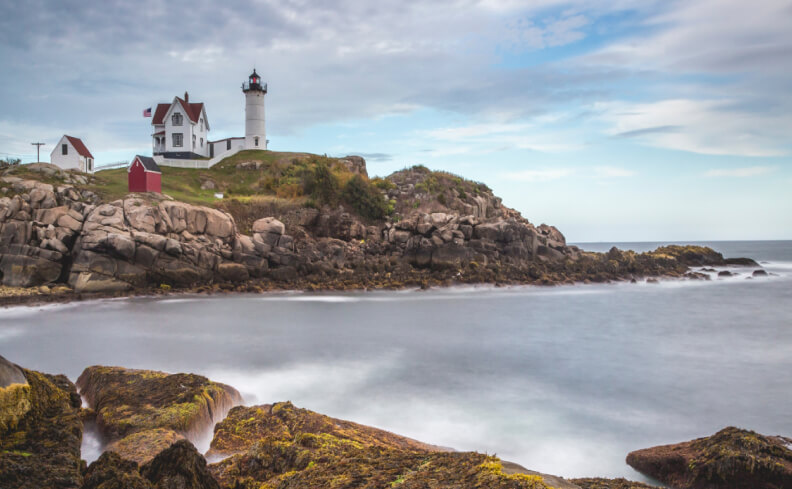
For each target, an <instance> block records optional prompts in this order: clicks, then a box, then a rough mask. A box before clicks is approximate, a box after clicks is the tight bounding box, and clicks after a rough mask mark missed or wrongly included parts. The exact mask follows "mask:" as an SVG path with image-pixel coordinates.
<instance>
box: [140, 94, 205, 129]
mask: <svg viewBox="0 0 792 489" xmlns="http://www.w3.org/2000/svg"><path fill="white" fill-rule="evenodd" d="M176 100H178V101H179V103H180V104H181V106H182V108H183V109H184V112H185V113H186V114H187V117H189V118H190V120H191V121H193V122H198V119H199V118H200V117H201V112H202V111H203V106H204V104H203V103H197V104H192V103H188V102H185V101H184V99H182V98H180V97H176ZM171 105H172V104H157V110H156V111H154V117H153V118H152V120H151V123H152V124H165V114H167V113H168V109H170V106H171Z"/></svg>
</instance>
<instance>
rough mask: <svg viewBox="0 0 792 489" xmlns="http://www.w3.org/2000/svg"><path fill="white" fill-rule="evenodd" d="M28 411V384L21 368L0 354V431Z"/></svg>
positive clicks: (7, 427) (15, 423)
mask: <svg viewBox="0 0 792 489" xmlns="http://www.w3.org/2000/svg"><path fill="white" fill-rule="evenodd" d="M28 411H30V385H29V384H28V381H27V379H26V378H25V373H24V372H23V371H22V369H21V368H19V367H18V366H16V365H14V364H13V363H11V362H9V361H8V360H6V359H5V358H3V357H2V356H0V432H2V431H6V430H8V429H12V428H15V427H16V425H17V423H18V422H19V420H20V419H21V418H22V417H23V416H24V415H25V414H26V413H27V412H28Z"/></svg>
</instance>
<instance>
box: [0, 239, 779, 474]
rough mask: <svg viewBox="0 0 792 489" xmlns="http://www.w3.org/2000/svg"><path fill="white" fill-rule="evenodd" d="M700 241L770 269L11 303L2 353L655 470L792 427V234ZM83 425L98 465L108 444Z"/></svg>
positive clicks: (417, 434)
mask: <svg viewBox="0 0 792 489" xmlns="http://www.w3.org/2000/svg"><path fill="white" fill-rule="evenodd" d="M659 244H662V243H583V244H579V245H580V246H581V247H582V248H584V249H587V250H592V251H607V250H608V249H609V248H610V247H611V246H614V245H615V246H618V247H620V248H623V249H636V250H638V251H642V250H646V249H653V248H655V247H656V246H658V245H659ZM702 244H708V245H710V246H712V247H714V248H715V249H717V250H718V251H721V252H723V254H724V255H725V256H728V257H736V256H748V257H752V258H754V259H756V260H757V261H759V262H760V263H761V264H762V266H763V267H764V268H765V269H766V270H767V271H768V272H769V273H770V275H769V276H767V277H756V278H752V279H750V280H749V279H748V277H749V276H750V275H751V273H750V272H751V270H752V269H744V268H739V267H734V268H731V270H733V271H735V272H737V273H738V275H736V276H733V277H728V278H718V277H717V276H715V274H713V280H711V281H683V280H662V281H661V282H660V283H659V284H648V283H638V284H629V283H614V284H597V285H574V286H558V287H501V288H496V287H491V286H480V287H455V288H449V289H438V290H430V291H417V290H409V291H381V292H353V293H299V292H292V293H276V294H268V295H248V294H234V295H218V296H174V297H165V298H130V299H113V300H98V301H91V302H74V303H70V304H62V305H46V306H40V307H12V308H7V309H0V354H2V355H3V356H5V357H6V358H8V359H9V360H11V361H13V362H15V363H18V364H20V365H23V366H25V367H27V368H32V369H36V370H41V371H44V372H49V373H64V374H66V375H67V376H68V377H69V378H71V379H72V380H76V378H77V376H79V374H80V372H81V371H82V370H83V368H85V367H86V366H89V365H96V364H101V365H120V366H125V367H132V368H146V369H157V370H164V371H168V372H193V373H199V374H202V375H206V376H207V377H209V378H211V379H213V380H217V381H220V382H225V383H228V384H230V385H232V386H234V387H236V388H237V389H239V390H240V392H241V393H242V394H243V396H244V398H245V401H246V403H247V404H261V403H272V402H276V401H285V400H291V401H292V402H293V403H294V404H295V405H297V406H299V407H304V408H308V409H311V410H314V411H317V412H320V413H323V414H327V415H331V416H334V417H339V418H344V419H349V420H352V421H356V422H359V423H363V424H367V425H373V426H376V427H379V428H384V429H386V430H389V431H392V432H395V433H399V434H402V435H406V436H410V437H412V438H416V439H418V440H421V441H424V442H427V443H432V444H436V445H442V446H446V447H451V448H454V449H457V450H477V451H480V452H486V453H490V454H497V455H498V456H500V457H501V458H503V459H505V460H509V461H512V462H516V463H519V464H521V465H523V466H525V467H528V468H530V469H534V470H539V471H542V472H547V473H553V474H557V475H561V476H564V477H582V476H602V477H627V478H630V479H634V480H645V479H644V478H643V477H642V476H641V475H640V474H638V473H636V472H635V471H633V470H632V469H631V468H630V467H629V466H627V465H626V464H625V462H624V458H625V456H626V455H627V453H628V452H630V451H631V450H636V449H639V448H645V447H650V446H654V445H658V444H665V443H673V442H680V441H686V440H690V439H693V438H697V437H701V436H708V435H711V434H713V433H715V432H716V431H718V430H719V429H721V428H724V427H726V426H738V427H742V428H747V429H752V430H755V431H758V432H760V433H764V434H781V435H787V436H790V435H792V409H791V408H790V406H791V405H792V242H791V241H758V242H756V241H754V242H748V241H745V242H714V243H702ZM85 438H86V440H85V442H84V458H86V459H88V460H89V461H90V460H92V459H95V458H96V457H97V456H98V453H99V451H100V449H101V447H100V442H99V441H98V440H97V439H96V437H95V436H94V435H92V434H91V433H88V435H87V436H86V437H85ZM200 444H201V445H202V446H201V447H200V448H203V449H205V448H207V447H208V438H207V440H204V441H202V442H201V443H200Z"/></svg>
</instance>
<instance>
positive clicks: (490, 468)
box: [210, 402, 549, 489]
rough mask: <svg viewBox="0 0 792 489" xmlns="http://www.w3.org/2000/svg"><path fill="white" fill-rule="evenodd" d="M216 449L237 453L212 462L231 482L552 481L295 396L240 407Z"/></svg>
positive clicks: (541, 487)
mask: <svg viewBox="0 0 792 489" xmlns="http://www.w3.org/2000/svg"><path fill="white" fill-rule="evenodd" d="M211 452H214V453H215V454H226V455H227V454H229V453H235V455H232V456H231V457H229V458H226V459H225V460H223V461H221V462H219V463H216V464H212V465H210V470H211V471H212V473H213V474H214V475H215V477H216V478H217V480H218V481H219V482H220V485H221V487H223V488H245V489H247V488H251V489H252V488H258V487H300V488H306V489H312V488H316V489H319V488H327V487H361V488H372V489H373V488H381V487H393V486H397V485H398V486H399V487H405V488H425V487H434V488H449V489H450V488H455V487H469V488H530V489H545V488H548V487H549V485H548V484H545V481H544V479H543V478H542V476H540V475H534V474H530V475H529V474H522V473H512V474H509V473H506V472H505V471H504V468H503V465H502V463H501V462H500V460H498V459H497V458H495V457H490V456H487V455H482V454H478V453H459V452H448V451H441V449H439V448H438V447H433V446H431V445H426V444H423V443H420V442H417V441H415V440H411V439H409V438H404V437H399V436H397V435H394V434H392V433H388V432H385V431H382V430H377V429H374V428H370V427H366V426H362V425H358V424H356V423H351V422H349V421H343V420H338V419H333V418H328V417H326V416H322V415H320V414H317V413H313V412H311V411H308V410H305V409H299V408H296V407H294V406H293V405H292V404H291V403H288V402H287V403H278V404H274V405H267V406H256V407H251V408H235V409H234V410H232V411H231V413H229V417H228V418H226V420H224V421H223V422H222V423H220V424H218V425H217V427H216V428H215V438H214V440H213V441H212V450H211V451H210V453H211Z"/></svg>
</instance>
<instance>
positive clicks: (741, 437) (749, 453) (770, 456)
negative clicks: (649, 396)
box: [627, 427, 792, 489]
mask: <svg viewBox="0 0 792 489" xmlns="http://www.w3.org/2000/svg"><path fill="white" fill-rule="evenodd" d="M790 445H792V439H789V438H784V437H778V436H764V435H760V434H758V433H755V432H753V431H748V430H742V429H739V428H733V427H729V428H724V429H723V430H721V431H719V432H718V433H716V434H715V435H713V436H710V437H706V438H699V439H696V440H693V441H689V442H684V443H678V444H674V445H664V446H658V447H653V448H647V449H644V450H638V451H635V452H631V453H630V454H629V455H628V456H627V463H628V464H629V465H630V466H632V467H633V468H635V469H636V470H638V471H640V472H642V473H644V474H646V475H648V476H650V477H653V478H655V479H657V480H659V481H661V482H663V483H666V484H669V485H671V486H673V487H675V488H679V489H688V488H690V489H749V488H752V489H780V488H785V487H792V450H790Z"/></svg>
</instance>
